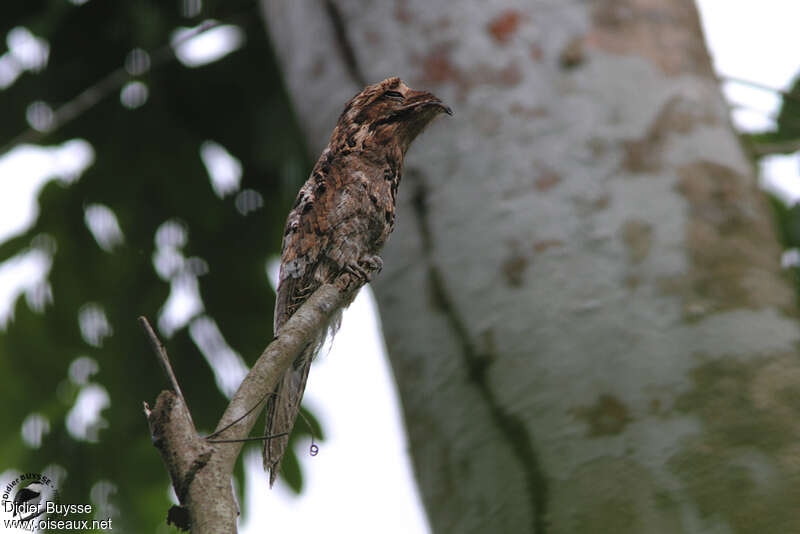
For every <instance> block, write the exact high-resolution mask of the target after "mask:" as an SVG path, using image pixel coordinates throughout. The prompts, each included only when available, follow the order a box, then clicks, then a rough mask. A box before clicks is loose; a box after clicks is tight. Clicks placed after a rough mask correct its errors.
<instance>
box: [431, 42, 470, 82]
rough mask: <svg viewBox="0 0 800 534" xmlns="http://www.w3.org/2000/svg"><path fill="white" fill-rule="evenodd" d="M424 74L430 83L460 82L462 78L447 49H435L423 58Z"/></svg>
mask: <svg viewBox="0 0 800 534" xmlns="http://www.w3.org/2000/svg"><path fill="white" fill-rule="evenodd" d="M422 76H423V78H424V79H425V81H426V82H428V83H444V82H459V81H461V78H462V75H461V72H460V71H459V70H458V67H456V66H455V65H453V63H452V62H451V61H450V53H449V52H448V51H447V50H446V49H439V50H435V51H433V52H432V53H431V54H430V55H428V56H427V57H426V58H425V59H424V60H423V62H422Z"/></svg>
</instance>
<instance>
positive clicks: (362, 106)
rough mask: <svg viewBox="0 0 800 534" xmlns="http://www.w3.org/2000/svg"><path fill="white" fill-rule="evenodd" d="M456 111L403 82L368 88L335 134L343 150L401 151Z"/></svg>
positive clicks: (351, 105) (355, 99) (396, 80)
mask: <svg viewBox="0 0 800 534" xmlns="http://www.w3.org/2000/svg"><path fill="white" fill-rule="evenodd" d="M441 113H447V114H448V115H452V114H453V111H452V110H451V109H450V108H449V107H448V106H446V105H445V104H444V103H443V102H442V101H441V100H439V99H438V98H437V97H436V96H434V95H433V94H432V93H429V92H427V91H414V90H413V89H411V88H409V87H408V86H407V85H406V84H405V83H403V81H402V80H400V78H397V77H393V78H387V79H385V80H383V81H382V82H378V83H376V84H373V85H368V86H367V87H365V88H364V90H363V91H361V92H360V93H358V94H357V95H356V96H354V97H353V98H351V99H350V101H349V102H348V103H347V105H346V106H345V108H344V111H343V112H342V115H341V116H340V117H339V122H338V123H337V125H336V129H335V130H334V132H333V137H332V141H333V143H332V144H333V145H334V146H335V147H336V148H338V149H343V150H347V149H350V150H362V151H363V150H378V151H381V150H387V149H388V150H397V149H399V150H401V151H402V154H403V155H405V152H406V150H408V147H409V145H410V144H411V142H412V141H413V140H414V138H416V137H417V135H419V133H420V132H421V131H422V130H423V129H424V128H425V126H427V125H428V123H429V122H430V121H431V120H433V119H434V118H435V117H436V116H437V115H439V114H441Z"/></svg>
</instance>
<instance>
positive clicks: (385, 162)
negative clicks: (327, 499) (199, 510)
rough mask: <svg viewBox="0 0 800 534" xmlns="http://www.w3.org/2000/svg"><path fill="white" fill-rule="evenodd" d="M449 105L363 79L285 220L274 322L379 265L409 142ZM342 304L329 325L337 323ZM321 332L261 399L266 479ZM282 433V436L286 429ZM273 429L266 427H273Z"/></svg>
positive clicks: (276, 464)
mask: <svg viewBox="0 0 800 534" xmlns="http://www.w3.org/2000/svg"><path fill="white" fill-rule="evenodd" d="M440 113H447V114H449V115H452V111H451V110H450V108H449V107H447V106H445V105H444V104H443V103H442V101H441V100H439V99H438V98H436V97H435V96H434V95H432V94H431V93H428V92H425V91H413V90H411V89H409V88H408V86H406V84H404V83H403V82H402V81H401V80H400V79H399V78H387V79H386V80H383V81H382V82H380V83H376V84H374V85H369V86H367V87H366V88H364V90H363V91H361V92H360V93H359V94H357V95H356V96H355V97H353V98H352V99H351V100H350V101H349V102H348V103H347V105H346V106H345V108H344V111H343V112H342V114H341V116H340V117H339V121H338V123H337V124H336V128H335V129H334V130H333V134H332V135H331V140H330V142H329V143H328V146H327V148H325V150H324V151H323V152H322V155H321V156H320V157H319V160H318V161H317V164H316V165H315V166H314V170H313V171H312V172H311V177H310V178H309V179H308V181H306V183H305V184H304V185H303V187H302V188H300V192H299V193H298V194H297V200H296V201H295V203H294V206H293V208H292V211H291V212H290V213H289V217H288V219H287V221H286V231H285V232H284V234H283V245H282V249H281V268H280V278H279V284H278V297H277V301H276V305H275V322H274V329H275V334H276V335H277V333H278V332H280V329H281V327H282V326H283V325H284V324H285V323H286V321H288V320H289V317H291V316H292V314H293V313H294V312H295V311H296V310H297V308H299V307H300V305H301V304H303V302H304V301H305V300H306V299H307V298H308V297H309V296H311V294H312V293H313V292H314V290H315V289H317V288H318V287H319V286H320V285H322V284H324V283H334V282H336V283H337V284H338V285H339V286H340V287H341V288H346V289H347V290H352V295H355V293H356V289H358V288H359V287H361V286H362V285H364V284H365V283H366V282H368V281H369V280H370V277H371V276H373V275H374V274H376V273H377V272H379V271H380V270H381V267H382V265H383V262H382V261H381V258H380V256H379V255H378V254H379V253H380V251H381V248H382V247H383V244H384V243H385V242H386V239H387V238H388V237H389V234H391V233H392V229H393V228H394V218H395V206H396V204H397V187H398V185H399V184H400V175H401V172H402V168H403V157H404V156H405V154H406V151H407V150H408V147H409V145H410V144H411V142H412V141H413V140H414V138H415V137H417V135H419V133H420V132H421V131H422V130H423V128H425V126H427V124H428V123H429V122H430V121H431V120H432V119H433V118H435V117H436V116H437V115H439V114H440ZM340 317H341V311H340V312H338V313H337V314H336V319H334V320H333V321H332V322H331V325H330V326H329V328H328V330H331V331H335V329H336V328H337V327H338V323H339V318H340ZM325 335H326V332H321V333H320V334H319V336H318V337H317V339H316V341H314V342H313V343H311V344H309V346H308V347H306V348H305V349H304V350H303V352H302V353H301V354H300V356H298V357H297V359H295V361H294V363H293V364H292V365H291V366H290V367H289V369H288V370H287V371H286V372H285V374H284V375H283V378H282V379H281V381H280V382H279V383H278V385H277V387H276V388H275V391H274V394H273V395H271V396H270V397H269V398H268V400H267V429H266V434H265V436H266V437H267V439H266V440H265V441H264V468H265V469H269V470H270V475H269V482H270V486H271V485H272V484H273V483H274V482H275V478H276V477H277V476H278V472H279V471H280V466H281V459H282V458H283V454H284V452H285V451H286V446H287V445H288V443H289V434H290V433H291V431H292V427H294V422H295V419H296V418H297V413H298V411H299V410H300V401H301V400H302V399H303V391H304V390H305V387H306V380H307V378H308V371H309V368H310V367H311V360H312V359H313V358H314V356H315V355H316V353H317V352H318V351H319V348H320V346H321V345H322V343H323V342H324V340H325ZM284 433H286V434H285V435H281V434H284ZM278 435H280V437H275V438H269V436H278Z"/></svg>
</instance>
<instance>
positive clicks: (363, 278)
mask: <svg viewBox="0 0 800 534" xmlns="http://www.w3.org/2000/svg"><path fill="white" fill-rule="evenodd" d="M381 269H383V260H382V259H381V257H380V256H378V255H373V256H365V257H363V258H361V259H360V260H359V261H357V262H351V263H348V264H346V265H345V266H344V271H345V274H346V275H347V276H343V278H344V280H343V281H344V285H345V287H346V289H352V288H353V287H355V286H361V285H364V284H366V283H367V282H369V281H370V280H372V277H373V276H375V275H376V274H378V273H379V272H381Z"/></svg>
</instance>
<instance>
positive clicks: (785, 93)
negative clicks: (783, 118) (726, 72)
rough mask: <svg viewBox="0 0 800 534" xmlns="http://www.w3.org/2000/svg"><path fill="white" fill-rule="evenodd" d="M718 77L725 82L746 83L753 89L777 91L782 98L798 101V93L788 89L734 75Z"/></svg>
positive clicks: (799, 95) (799, 97)
mask: <svg viewBox="0 0 800 534" xmlns="http://www.w3.org/2000/svg"><path fill="white" fill-rule="evenodd" d="M720 78H721V79H722V80H724V81H726V82H733V83H738V84H741V85H748V86H750V87H753V88H755V89H761V90H762V91H769V92H770V93H777V94H779V95H781V96H783V97H784V98H787V99H789V100H794V101H795V102H800V94H797V93H792V92H789V91H784V90H782V89H778V88H776V87H770V86H769V85H765V84H763V83H759V82H756V81H753V80H747V79H744V78H737V77H736V76H720Z"/></svg>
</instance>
